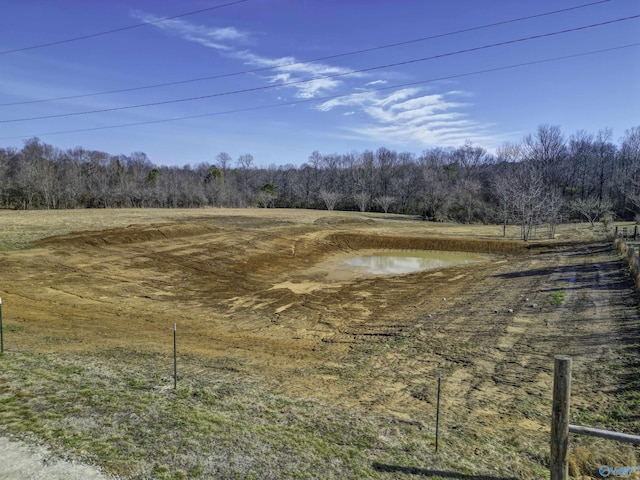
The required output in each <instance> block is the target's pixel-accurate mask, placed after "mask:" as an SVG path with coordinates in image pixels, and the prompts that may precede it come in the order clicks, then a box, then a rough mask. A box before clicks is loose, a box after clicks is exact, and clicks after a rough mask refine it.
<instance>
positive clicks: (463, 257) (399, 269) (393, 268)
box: [338, 252, 486, 275]
mask: <svg viewBox="0 0 640 480" xmlns="http://www.w3.org/2000/svg"><path fill="white" fill-rule="evenodd" d="M483 260H486V257H483V256H481V255H476V254H473V253H467V252H420V253H417V252H410V253H405V252H402V253H398V252H390V253H384V252H383V253H375V254H371V255H363V256H359V257H352V258H349V259H347V260H345V261H344V262H343V264H342V265H341V266H339V267H338V268H356V269H358V270H359V271H361V272H362V273H368V274H372V275H393V274H395V275H398V274H405V273H413V272H420V271H423V270H432V269H436V268H443V267H451V266H454V265H460V264H465V263H474V262H480V261H483Z"/></svg>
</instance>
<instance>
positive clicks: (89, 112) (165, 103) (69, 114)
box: [0, 15, 640, 123]
mask: <svg viewBox="0 0 640 480" xmlns="http://www.w3.org/2000/svg"><path fill="white" fill-rule="evenodd" d="M639 17H640V15H633V16H629V17H623V18H618V19H615V20H609V21H606V22H600V23H594V24H591V25H584V26H582V27H575V28H569V29H565V30H559V31H556V32H550V33H543V34H539V35H531V36H528V37H522V38H518V39H514V40H507V41H504V42H497V43H492V44H488V45H483V46H480V47H473V48H467V49H463V50H457V51H455V52H448V53H443V54H439V55H432V56H429V57H422V58H416V59H412V60H405V61H402V62H395V63H388V64H384V65H379V66H375V67H369V68H363V69H359V70H352V71H349V72H343V73H336V74H331V75H322V76H318V77H314V78H310V79H304V80H294V81H291V82H283V83H278V84H273V85H262V86H259V87H253V88H245V89H239V90H232V91H226V92H219V93H212V94H208V95H199V96H196V97H188V98H180V99H175V100H163V101H158V102H150V103H142V104H138V105H126V106H122V107H112V108H102V109H96V110H86V111H82V112H72V113H60V114H55V115H41V116H37V117H25V118H14V119H10V120H0V123H15V122H27V121H33V120H46V119H50V118H62V117H72V116H78V115H88V114H92V113H106V112H115V111H119V110H130V109H134V108H143V107H152V106H158V105H168V104H172V103H182V102H192V101H197V100H204V99H208V98H214V97H223V96H229V95H237V94H240V93H249V92H256V91H262V90H269V89H272V88H280V87H286V86H293V85H300V84H304V83H309V82H314V81H318V80H324V79H331V78H338V77H345V76H349V75H354V74H357V73H364V72H371V71H374V70H382V69H385V68H390V67H398V66H403V65H410V64H413V63H419V62H424V61H428V60H434V59H437V58H444V57H450V56H453V55H460V54H462V53H469V52H475V51H478V50H484V49H487V48H494V47H498V46H504V45H511V44H514V43H520V42H525V41H529V40H536V39H540V38H547V37H552V36H556V35H561V34H565V33H570V32H576V31H580V30H585V29H588V28H594V27H600V26H603V25H611V24H614V23H618V22H622V21H626V20H632V19H636V18H639Z"/></svg>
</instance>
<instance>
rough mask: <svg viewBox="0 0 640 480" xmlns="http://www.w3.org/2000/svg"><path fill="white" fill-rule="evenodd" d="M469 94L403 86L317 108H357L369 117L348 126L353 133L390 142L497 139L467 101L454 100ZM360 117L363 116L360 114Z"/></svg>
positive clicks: (443, 143) (452, 142)
mask: <svg viewBox="0 0 640 480" xmlns="http://www.w3.org/2000/svg"><path fill="white" fill-rule="evenodd" d="M456 97H469V95H468V94H467V93H466V92H461V91H448V92H444V93H438V94H424V93H423V91H422V89H420V88H402V89H399V90H396V91H394V92H391V93H388V94H382V93H381V92H379V91H377V92H376V91H373V92H362V93H357V94H353V95H348V96H345V97H340V98H336V99H332V100H329V101H327V102H323V103H321V104H320V105H318V106H317V107H316V109H317V110H320V111H322V112H328V111H330V110H334V109H340V108H344V107H347V108H349V110H348V112H349V113H350V112H352V111H353V107H356V108H358V109H359V110H360V111H361V112H363V113H365V114H366V116H367V117H368V122H367V123H366V124H365V125H354V126H352V127H350V128H349V129H348V133H349V136H350V137H353V136H355V137H356V138H360V139H362V138H365V139H371V140H375V141H377V142H378V143H385V144H390V145H404V146H406V145H419V146H424V147H426V146H433V145H438V146H458V145H460V144H461V143H463V142H464V141H466V140H470V141H472V142H474V143H477V144H484V145H486V144H490V143H495V140H496V139H495V138H493V137H492V136H491V135H489V134H487V128H488V126H487V125H482V124H480V123H478V122H475V121H473V120H471V119H470V118H469V116H468V114H467V113H466V112H465V111H464V109H465V108H466V107H469V104H468V103H462V102H457V101H455V99H456ZM359 118H360V117H359Z"/></svg>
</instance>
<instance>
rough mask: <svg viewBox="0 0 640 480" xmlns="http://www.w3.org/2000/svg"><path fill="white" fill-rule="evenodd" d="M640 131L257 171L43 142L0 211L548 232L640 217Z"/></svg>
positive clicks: (27, 153) (5, 153)
mask: <svg viewBox="0 0 640 480" xmlns="http://www.w3.org/2000/svg"><path fill="white" fill-rule="evenodd" d="M639 173H640V126H638V127H633V128H630V129H628V130H626V131H625V133H624V135H623V136H622V137H621V138H620V139H619V140H618V141H617V142H615V141H614V140H613V134H612V131H611V130H610V129H606V128H605V129H603V130H600V131H599V132H597V133H589V132H586V131H583V130H581V131H578V132H576V133H575V134H572V135H571V136H569V137H568V138H566V137H565V136H564V134H563V133H562V131H561V130H560V128H559V127H558V126H553V125H540V126H539V127H538V128H537V130H536V131H535V133H533V134H530V135H527V136H525V137H524V138H523V139H522V140H521V141H520V142H517V143H509V144H504V145H503V146H501V147H500V148H498V149H497V151H496V152H495V154H490V153H488V152H487V151H486V150H485V149H483V148H481V147H478V146H474V145H472V144H471V143H466V144H465V145H463V146H461V147H458V148H431V149H428V150H425V151H423V152H422V153H421V154H419V155H417V154H414V153H410V152H397V151H394V150H389V149H387V148H384V147H381V148H379V149H378V150H376V151H372V150H365V151H362V152H350V153H343V154H338V153H332V154H321V153H320V152H318V151H314V152H313V153H311V155H310V156H309V158H308V159H307V161H306V162H305V163H303V164H302V165H300V166H294V165H290V164H289V165H279V166H277V165H270V166H268V167H258V166H256V165H255V161H254V157H253V156H252V155H251V154H244V155H240V156H239V157H238V158H237V159H235V160H234V159H233V158H232V157H231V156H230V155H228V154H227V153H224V152H222V153H219V154H218V155H217V156H216V157H215V160H214V161H212V162H211V163H200V164H198V165H194V166H191V165H185V166H183V167H175V166H162V165H155V164H154V163H152V162H151V160H149V158H148V157H147V155H146V154H144V153H142V152H134V153H132V154H131V155H110V154H108V153H105V152H100V151H92V150H86V149H84V148H81V147H77V148H74V149H68V150H62V149H59V148H56V147H54V146H52V145H48V144H46V143H43V142H42V141H41V140H40V139H38V138H32V139H29V140H26V141H25V142H24V146H23V147H22V148H21V149H16V148H0V207H1V208H14V209H69V208H117V207H139V208H146V207H160V208H182V207H204V206H215V207H252V206H260V207H278V208H310V209H329V210H334V209H339V210H359V211H363V212H365V211H378V212H387V213H403V214H412V215H420V216H422V217H423V218H425V219H427V220H433V221H456V222H463V223H474V222H482V223H501V224H503V225H505V227H506V225H507V224H514V223H515V224H518V225H520V226H521V229H522V238H524V239H525V240H526V239H527V238H528V237H529V235H530V234H531V231H532V229H534V228H535V227H536V226H537V225H540V224H545V225H548V226H549V228H550V229H551V232H552V231H553V226H554V225H556V224H557V223H559V222H561V221H565V220H568V219H575V218H578V217H581V218H583V219H585V220H588V221H591V222H594V221H596V220H598V219H600V218H602V217H603V216H604V215H606V214H610V215H613V216H616V217H618V218H633V217H634V216H635V215H636V213H638V212H640V176H638V174H639Z"/></svg>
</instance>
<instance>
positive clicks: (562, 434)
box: [549, 355, 571, 480]
mask: <svg viewBox="0 0 640 480" xmlns="http://www.w3.org/2000/svg"><path fill="white" fill-rule="evenodd" d="M570 400H571V357H568V356H566V355H556V356H555V357H554V367H553V410H552V413H551V459H550V465H549V469H550V470H551V480H567V479H568V478H569V462H568V460H567V453H568V450H569V405H570Z"/></svg>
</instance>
